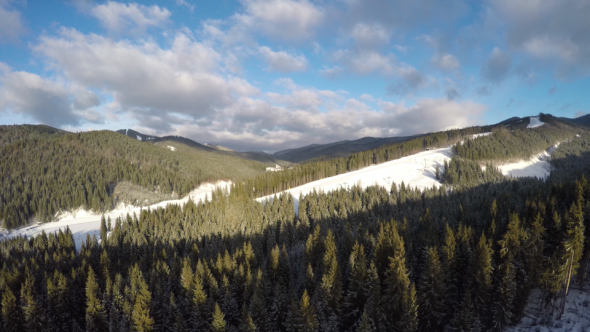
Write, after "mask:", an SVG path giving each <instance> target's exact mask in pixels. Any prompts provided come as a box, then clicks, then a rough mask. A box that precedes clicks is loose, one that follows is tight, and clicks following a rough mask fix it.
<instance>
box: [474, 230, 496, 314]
mask: <svg viewBox="0 0 590 332" xmlns="http://www.w3.org/2000/svg"><path fill="white" fill-rule="evenodd" d="M470 270H471V271H470V279H471V280H470V283H469V291H470V293H471V297H472V299H473V300H472V301H471V299H470V301H471V302H472V306H473V310H474V311H475V314H476V315H477V317H482V318H481V319H480V320H482V321H483V320H484V319H483V317H485V316H487V313H488V312H489V307H490V293H491V291H492V272H493V268H492V248H490V244H489V242H488V241H487V239H486V236H485V235H484V234H482V235H481V237H480V238H479V243H478V244H477V247H476V249H475V254H474V256H473V262H472V264H471V267H470Z"/></svg>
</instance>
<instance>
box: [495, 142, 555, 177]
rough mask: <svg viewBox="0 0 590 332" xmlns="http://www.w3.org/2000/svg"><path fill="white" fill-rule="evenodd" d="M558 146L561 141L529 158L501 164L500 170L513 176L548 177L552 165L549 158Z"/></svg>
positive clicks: (506, 174)
mask: <svg viewBox="0 0 590 332" xmlns="http://www.w3.org/2000/svg"><path fill="white" fill-rule="evenodd" d="M558 146H559V143H557V144H555V145H554V146H552V147H551V148H549V149H548V150H547V151H543V152H542V153H539V154H538V155H536V156H534V157H532V158H531V159H529V160H521V161H519V162H515V163H510V164H504V165H500V166H498V168H499V169H500V171H502V174H504V175H505V176H510V177H513V178H521V177H527V176H529V177H537V178H539V179H546V178H547V177H548V176H549V174H550V173H551V165H550V164H549V160H551V154H552V153H553V151H555V149H557V147H558Z"/></svg>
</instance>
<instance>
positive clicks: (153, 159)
mask: <svg viewBox="0 0 590 332" xmlns="http://www.w3.org/2000/svg"><path fill="white" fill-rule="evenodd" d="M485 130H487V127H472V128H466V129H460V130H450V131H445V132H439V133H432V134H427V135H425V136H423V137H420V138H417V139H413V140H410V141H406V142H403V143H395V144H391V145H387V146H383V147H380V148H378V149H373V150H369V151H363V152H360V153H356V154H353V155H351V156H349V157H346V158H336V159H331V160H324V161H316V162H310V163H306V164H304V165H300V166H295V167H294V168H292V169H287V170H285V171H283V172H266V173H263V172H262V171H263V170H264V166H262V165H261V164H259V163H256V162H254V161H249V160H244V159H242V158H238V157H232V156H227V155H226V154H223V153H216V152H207V151H199V150H198V149H191V148H190V147H188V146H185V145H183V144H181V143H179V142H175V143H174V146H175V147H176V148H177V149H179V151H175V152H172V151H168V150H167V149H165V146H166V144H167V142H166V141H164V142H156V143H151V142H150V143H146V142H140V141H138V140H136V139H132V138H128V137H125V136H124V135H120V134H118V133H115V132H110V131H95V132H85V133H75V134H74V133H68V132H65V131H61V130H58V129H55V128H51V127H48V126H31V125H23V126H1V127H0V153H1V154H2V156H3V158H2V160H0V172H1V174H2V179H1V182H0V221H2V222H3V226H4V227H6V228H13V227H17V226H21V225H25V224H27V223H28V222H30V221H31V219H32V218H35V219H36V220H38V221H42V222H47V221H50V220H51V219H52V218H53V217H54V216H55V214H56V213H57V212H60V211H63V210H68V209H76V208H80V207H82V208H85V209H88V210H94V211H107V210H110V209H112V208H114V206H115V205H116V203H117V197H116V196H114V195H113V193H114V190H115V186H116V185H117V184H118V183H121V182H128V183H131V184H133V185H137V186H139V187H141V188H144V189H147V190H148V192H150V191H151V192H154V193H158V194H160V196H162V195H161V194H162V193H163V194H172V193H174V194H175V197H177V196H182V195H185V194H187V193H188V192H189V191H191V190H192V189H194V188H195V187H197V186H198V185H199V184H200V183H202V182H205V181H215V180H219V179H232V180H239V181H238V183H237V186H238V187H242V186H244V187H245V188H247V189H248V192H249V193H251V196H253V197H261V196H265V195H268V194H274V193H277V192H280V191H283V190H286V189H288V188H290V187H294V186H297V185H301V184H305V183H308V182H311V181H315V180H319V179H323V178H326V177H329V176H334V175H337V174H341V173H345V172H349V171H354V170H358V169H360V168H363V167H366V166H369V165H372V164H377V163H382V162H385V161H389V160H393V159H398V158H401V157H404V156H408V155H411V154H414V153H416V152H420V151H423V150H424V149H425V148H429V147H431V148H434V147H443V146H449V145H450V144H453V143H454V142H456V141H458V140H460V139H461V138H462V137H464V136H468V135H472V134H476V133H480V132H482V131H485ZM125 188H127V187H125ZM122 196H123V197H128V196H130V195H122ZM160 196H159V197H160Z"/></svg>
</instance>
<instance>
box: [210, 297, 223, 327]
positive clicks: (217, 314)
mask: <svg viewBox="0 0 590 332" xmlns="http://www.w3.org/2000/svg"><path fill="white" fill-rule="evenodd" d="M211 331H212V332H225V314H224V313H223V312H221V309H220V308H219V304H217V303H215V309H214V311H213V322H211Z"/></svg>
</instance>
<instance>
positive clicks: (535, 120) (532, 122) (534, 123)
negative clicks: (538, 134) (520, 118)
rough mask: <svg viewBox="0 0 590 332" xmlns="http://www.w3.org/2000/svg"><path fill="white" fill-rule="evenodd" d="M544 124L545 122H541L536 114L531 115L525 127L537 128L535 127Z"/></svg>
mask: <svg viewBox="0 0 590 332" xmlns="http://www.w3.org/2000/svg"><path fill="white" fill-rule="evenodd" d="M544 124H545V122H541V120H540V119H539V117H538V116H531V117H530V122H529V124H528V125H527V126H526V127H527V128H537V127H541V126H542V125H544Z"/></svg>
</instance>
